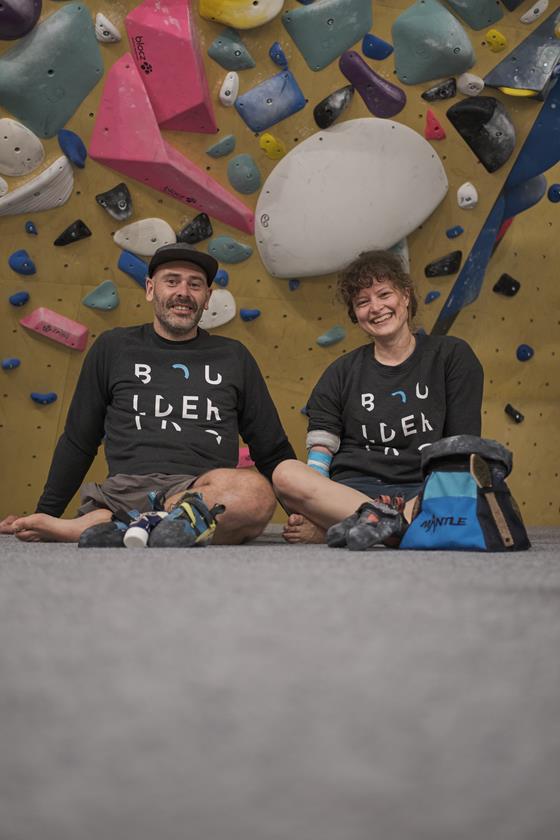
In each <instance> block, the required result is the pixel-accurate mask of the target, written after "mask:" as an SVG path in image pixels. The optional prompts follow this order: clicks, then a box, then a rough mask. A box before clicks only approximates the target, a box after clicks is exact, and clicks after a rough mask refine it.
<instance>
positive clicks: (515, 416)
mask: <svg viewBox="0 0 560 840" xmlns="http://www.w3.org/2000/svg"><path fill="white" fill-rule="evenodd" d="M504 411H505V413H506V414H507V415H508V417H511V419H512V420H513V421H515V423H523V421H524V420H525V417H524V415H523V414H521V412H520V411H518V410H517V409H516V408H514V407H513V406H512V404H511V403H508V404H507V405H506V407H505V408H504Z"/></svg>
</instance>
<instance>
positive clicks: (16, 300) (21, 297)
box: [8, 292, 29, 306]
mask: <svg viewBox="0 0 560 840" xmlns="http://www.w3.org/2000/svg"><path fill="white" fill-rule="evenodd" d="M8 300H9V301H10V303H11V304H12V306H23V305H24V304H25V303H27V301H28V300H29V292H16V293H15V294H13V295H10V297H9V298H8Z"/></svg>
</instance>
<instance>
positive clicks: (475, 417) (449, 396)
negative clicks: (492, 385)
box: [443, 341, 484, 437]
mask: <svg viewBox="0 0 560 840" xmlns="http://www.w3.org/2000/svg"><path fill="white" fill-rule="evenodd" d="M483 386H484V371H483V369H482V365H481V364H480V362H479V361H478V359H477V357H476V356H475V354H474V352H473V351H472V350H471V348H470V347H469V345H468V344H467V343H466V342H464V341H461V342H460V343H457V344H456V345H455V346H454V348H453V351H452V353H451V354H450V356H449V357H448V359H447V363H446V371H445V402H446V412H445V425H444V430H443V436H444V437H451V436H452V435H480V431H481V425H482V419H481V412H482V390H483Z"/></svg>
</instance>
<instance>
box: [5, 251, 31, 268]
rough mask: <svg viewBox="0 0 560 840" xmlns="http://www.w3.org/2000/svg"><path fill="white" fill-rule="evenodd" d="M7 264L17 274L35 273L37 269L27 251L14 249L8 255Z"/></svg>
mask: <svg viewBox="0 0 560 840" xmlns="http://www.w3.org/2000/svg"><path fill="white" fill-rule="evenodd" d="M8 265H9V266H10V268H12V269H13V270H14V271H17V273H18V274H36V273H37V269H36V268H35V263H34V262H33V260H32V259H31V257H30V256H29V254H28V253H27V251H24V250H21V251H14V253H13V254H11V256H9V257H8Z"/></svg>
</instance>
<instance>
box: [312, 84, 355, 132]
mask: <svg viewBox="0 0 560 840" xmlns="http://www.w3.org/2000/svg"><path fill="white" fill-rule="evenodd" d="M353 95H354V86H353V85H345V86H344V87H342V88H339V89H338V90H334V91H333V92H332V93H329V95H328V96H326V97H325V98H324V99H322V100H321V101H320V102H319V104H318V105H315V107H314V108H313V119H314V120H315V122H316V123H317V125H318V126H319V128H328V127H329V126H330V125H332V124H333V122H335V121H336V120H337V119H338V118H339V117H340V115H341V114H342V112H343V111H345V110H346V108H348V106H349V105H350V102H351V101H352V96H353Z"/></svg>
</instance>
